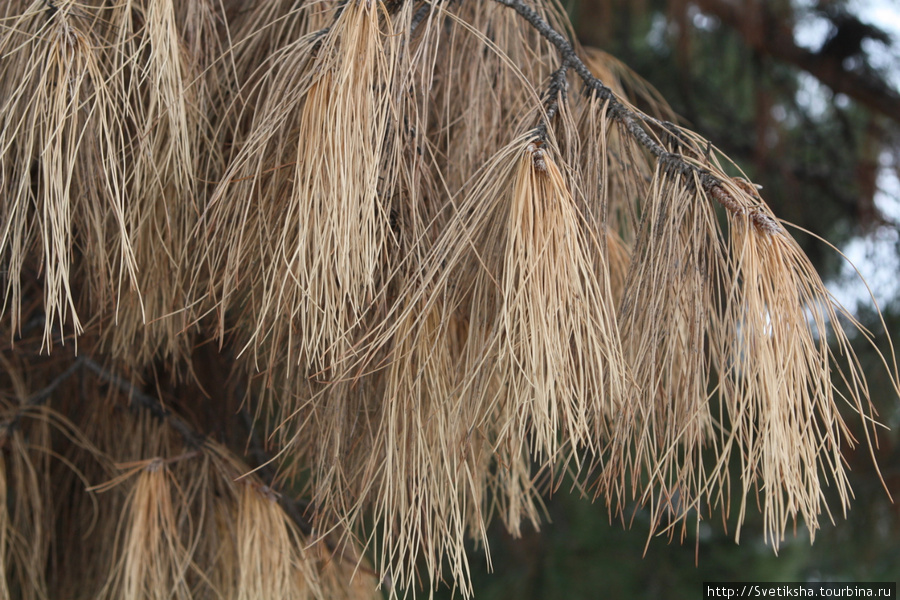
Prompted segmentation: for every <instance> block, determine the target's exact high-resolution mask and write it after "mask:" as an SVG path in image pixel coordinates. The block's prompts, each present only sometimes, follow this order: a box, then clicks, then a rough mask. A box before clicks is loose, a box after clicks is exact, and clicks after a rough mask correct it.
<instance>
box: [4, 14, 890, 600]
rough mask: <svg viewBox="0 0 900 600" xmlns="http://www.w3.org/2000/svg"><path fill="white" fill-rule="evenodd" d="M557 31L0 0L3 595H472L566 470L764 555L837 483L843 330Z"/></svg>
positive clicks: (633, 88)
mask: <svg viewBox="0 0 900 600" xmlns="http://www.w3.org/2000/svg"><path fill="white" fill-rule="evenodd" d="M572 40H573V38H572V34H571V31H570V27H569V25H568V23H567V21H566V19H565V16H564V13H563V12H562V10H561V8H560V7H559V6H558V5H556V4H555V3H552V2H545V1H543V0H483V1H479V2H452V1H449V0H437V1H423V0H390V1H380V0H342V1H335V0H322V1H319V2H305V1H303V0H274V1H266V2H238V1H237V0H194V1H191V2H175V1H174V0H125V1H122V2H115V3H109V2H105V1H101V0H79V1H78V2H76V1H74V0H41V1H39V0H8V1H7V2H5V3H3V6H2V7H0V189H2V190H3V191H4V196H3V200H2V204H0V292H2V294H3V299H2V305H0V306H2V311H0V336H2V339H3V340H5V341H4V342H3V346H2V347H0V449H2V453H0V565H2V569H0V596H2V597H21V598H28V599H30V598H34V599H40V598H48V597H52V598H125V599H127V600H137V599H138V598H178V599H190V598H222V599H242V600H243V599H247V600H250V599H263V598H297V599H305V598H366V597H377V596H378V594H380V593H382V591H387V592H388V593H389V594H391V595H404V594H407V593H415V591H416V590H417V589H426V590H431V589H434V588H435V587H436V586H438V585H440V584H442V583H445V584H447V585H450V586H454V587H455V588H456V589H458V590H459V591H460V592H461V593H462V595H463V596H465V597H468V596H470V595H471V594H472V589H471V585H470V579H471V571H470V566H469V562H468V558H467V554H466V550H465V548H466V545H467V543H468V541H469V540H472V539H474V540H475V542H476V543H477V544H480V545H482V546H483V548H484V550H485V552H487V553H488V555H489V552H490V549H489V547H488V544H487V536H486V531H487V528H488V525H489V524H490V523H491V522H492V520H495V519H496V520H500V521H502V523H503V525H504V526H505V527H506V528H507V529H508V530H509V531H510V532H511V533H512V534H514V535H517V534H519V533H520V532H521V531H522V529H523V527H524V526H526V525H529V526H532V527H538V526H539V525H540V522H541V520H542V516H543V512H544V507H543V500H542V499H543V498H545V497H546V495H547V494H549V493H551V492H554V491H555V490H557V488H559V487H560V486H561V485H562V484H563V482H564V481H568V482H569V483H568V484H567V485H570V484H574V485H573V487H574V488H575V489H579V490H583V491H584V492H585V493H586V495H588V496H591V495H593V499H595V500H597V501H598V504H599V505H600V506H598V510H609V511H610V512H611V513H613V514H616V515H621V516H622V518H623V519H624V518H626V517H628V516H630V515H632V514H634V512H635V511H644V512H645V513H646V514H647V515H649V518H650V522H651V524H652V529H653V532H654V533H667V534H669V535H670V536H674V535H676V532H677V531H679V530H680V531H681V535H684V532H685V531H686V528H687V527H688V526H689V525H690V524H691V523H693V524H699V522H700V521H701V520H704V519H710V518H712V517H713V515H714V514H716V513H719V514H721V515H722V518H723V519H724V520H725V521H726V524H727V525H728V526H730V527H732V528H733V529H734V530H735V531H736V532H737V533H736V536H738V538H739V536H740V535H741V532H742V529H741V526H742V524H743V523H744V521H745V519H746V517H747V515H748V511H753V510H759V511H761V513H762V515H763V521H762V522H763V524H764V525H763V531H762V533H763V535H764V536H765V538H766V540H767V541H768V543H770V544H771V545H772V546H773V547H774V548H775V549H776V550H777V548H778V546H779V544H780V543H781V542H782V541H783V540H784V539H785V536H786V535H787V534H788V533H789V532H790V531H791V530H792V529H793V527H794V526H795V525H796V523H797V522H802V523H804V524H805V525H806V527H808V529H809V531H810V532H811V533H814V532H815V531H816V530H817V529H818V528H819V527H820V524H821V519H822V516H823V515H825V516H826V517H827V518H828V519H833V516H835V515H837V514H839V513H842V512H843V511H846V510H847V508H848V506H849V503H850V499H851V497H852V491H851V487H850V478H849V477H848V474H847V469H846V465H845V460H844V458H842V452H844V451H845V450H846V449H848V448H853V447H855V445H857V444H859V443H862V444H865V445H868V446H869V448H871V447H872V446H873V444H874V443H875V441H876V430H877V427H878V423H877V415H876V414H875V413H874V410H873V408H872V405H871V402H870V392H869V388H868V386H867V384H866V378H865V374H864V373H863V370H862V368H861V366H860V364H859V362H858V361H857V359H856V356H855V354H854V351H853V348H852V347H851V345H850V337H849V336H850V335H855V336H856V337H857V338H858V339H861V340H862V341H863V342H864V343H873V337H872V335H871V334H870V333H869V332H867V331H865V330H862V328H861V327H860V326H859V325H858V324H857V323H856V322H855V321H854V320H853V319H852V317H850V316H849V315H848V314H847V313H846V312H845V311H844V310H843V309H842V308H841V307H840V306H838V305H836V304H835V303H834V302H833V300H832V298H831V297H830V295H829V293H828V292H827V290H826V289H825V287H824V285H823V283H822V281H821V279H820V278H819V276H818V275H817V274H816V272H815V270H814V269H813V267H812V265H811V264H810V262H809V260H808V259H807V258H806V256H804V254H803V253H802V251H801V250H800V248H799V246H798V245H797V243H796V242H795V241H794V239H793V238H792V237H791V234H790V233H789V226H788V224H786V223H783V222H781V221H779V220H778V219H777V217H776V216H775V215H773V214H772V213H771V211H770V210H769V208H768V207H767V206H766V204H765V203H764V201H763V199H762V198H761V197H760V196H759V193H758V190H757V188H756V187H755V186H753V185H752V184H750V183H749V182H747V181H746V180H744V179H742V178H741V177H738V176H737V175H738V174H739V170H738V169H737V167H736V166H734V165H732V164H731V163H729V162H728V160H727V158H726V157H724V156H723V155H722V154H721V153H720V152H719V151H718V150H716V148H715V147H714V146H712V144H711V143H710V142H708V141H707V140H705V139H702V138H701V137H700V136H698V135H696V134H694V133H693V132H691V131H689V130H687V129H684V128H682V127H680V126H678V125H677V124H675V121H676V120H677V119H676V117H675V116H674V115H672V114H671V112H670V111H669V109H668V108H667V107H666V105H665V102H664V101H663V100H662V99H661V98H660V97H659V95H658V94H657V93H656V92H654V91H653V90H652V88H650V86H649V85H647V84H646V83H644V82H642V81H641V80H640V79H639V78H637V77H636V76H634V75H633V74H631V73H630V72H629V71H628V69H627V67H625V66H624V65H622V64H621V63H619V62H618V61H616V59H615V58H613V57H611V56H609V55H607V54H605V53H603V52H601V51H599V50H594V49H586V48H581V47H579V46H578V45H577V43H576V42H574V41H572ZM847 326H849V327H850V329H851V331H850V333H849V334H848V333H845V330H844V327H847ZM883 363H884V367H885V369H886V370H887V371H888V375H889V380H890V381H892V382H893V385H894V392H897V391H898V386H897V380H898V377H897V369H896V365H895V361H894V358H893V356H886V357H883ZM828 488H830V489H831V492H829V494H828V495H829V496H830V497H836V498H837V502H836V503H835V504H836V505H829V504H827V503H826V489H828ZM635 558H637V557H635Z"/></svg>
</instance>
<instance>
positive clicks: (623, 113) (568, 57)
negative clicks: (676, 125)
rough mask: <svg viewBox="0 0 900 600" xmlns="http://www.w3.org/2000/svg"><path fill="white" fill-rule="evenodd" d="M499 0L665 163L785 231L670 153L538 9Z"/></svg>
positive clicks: (762, 224)
mask: <svg viewBox="0 0 900 600" xmlns="http://www.w3.org/2000/svg"><path fill="white" fill-rule="evenodd" d="M495 2H499V3H500V4H503V5H504V6H508V7H510V8H512V9H513V10H515V11H516V12H517V13H518V14H519V16H521V17H522V18H523V19H525V20H526V21H527V22H528V23H529V24H530V25H531V26H532V27H533V28H534V29H535V30H536V31H537V32H538V33H540V34H541V35H542V36H543V37H544V38H545V39H546V40H547V41H549V42H550V43H551V44H553V45H554V46H555V47H556V49H557V51H558V52H559V54H560V56H561V57H562V59H563V64H564V67H567V68H571V69H572V70H573V71H575V73H577V74H578V76H579V77H580V78H581V80H582V81H583V82H584V84H585V86H587V87H588V89H590V90H591V92H592V93H593V94H594V95H595V96H597V97H598V98H599V99H600V100H603V101H604V102H606V103H607V109H606V110H607V112H608V113H609V114H610V115H611V116H612V117H613V118H614V119H615V120H616V121H618V122H619V124H620V125H622V126H623V127H624V128H625V130H626V131H627V132H628V133H629V135H631V137H632V138H634V139H635V140H636V141H637V142H638V143H639V144H640V145H641V146H643V147H644V148H646V149H647V150H648V151H649V152H650V153H651V154H653V156H655V157H656V159H657V161H659V163H660V164H661V165H662V166H664V167H665V168H666V169H668V170H670V171H671V172H674V173H677V174H678V175H680V176H681V178H682V180H683V181H684V182H685V184H686V185H688V186H693V185H694V181H696V180H699V181H700V185H701V186H702V187H703V189H704V190H705V191H706V193H707V194H709V195H710V196H712V198H713V199H714V200H716V201H717V202H718V203H719V204H721V205H722V206H723V207H725V208H726V209H727V210H728V211H730V212H732V213H734V214H737V215H741V214H744V213H746V214H747V217H748V219H749V220H750V221H751V222H752V223H753V225H754V226H755V227H756V228H757V229H759V230H760V231H763V232H765V233H768V234H775V233H778V232H780V231H781V227H779V225H778V224H777V223H776V222H775V221H774V220H773V219H772V218H771V217H770V216H768V215H767V214H765V213H763V212H762V211H759V210H750V211H748V210H746V209H745V208H744V207H743V206H741V204H740V202H738V200H737V199H736V198H735V197H734V196H733V195H732V194H731V193H730V192H729V191H728V190H727V188H726V187H725V185H724V183H723V181H722V180H721V179H719V178H718V177H716V176H715V175H713V174H712V173H710V172H709V171H708V170H706V169H703V168H700V167H697V166H696V165H692V164H691V163H689V162H687V161H686V160H685V159H684V156H682V155H681V154H679V153H676V152H670V151H669V150H667V149H666V148H665V147H664V146H663V145H662V144H660V143H659V142H658V141H656V140H655V139H653V137H651V136H650V134H649V133H647V130H645V129H644V128H643V127H642V126H641V122H644V121H646V119H644V118H643V117H642V116H641V115H639V114H638V113H636V112H635V111H633V110H631V109H629V108H628V107H627V106H625V105H624V104H623V103H622V102H621V101H620V100H619V99H618V98H617V97H616V95H615V92H613V91H612V89H610V88H609V87H607V86H606V85H605V84H604V83H603V82H602V81H600V80H599V79H597V78H596V77H595V76H594V74H593V73H591V70H590V69H589V68H588V67H587V65H586V64H584V61H582V60H581V58H580V57H579V56H578V54H577V53H576V52H575V48H574V47H573V46H572V44H571V43H570V42H569V41H568V40H567V39H566V38H565V37H564V36H563V35H562V34H561V33H560V32H558V31H557V30H556V29H554V28H553V27H552V26H551V25H550V24H549V23H548V22H547V21H546V20H544V18H543V17H541V16H540V15H539V14H538V13H537V12H535V11H534V10H533V9H532V8H530V7H528V6H526V5H525V3H524V2H522V0H495ZM665 129H666V131H667V133H669V134H671V133H672V132H671V130H670V129H669V128H668V127H665Z"/></svg>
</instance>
